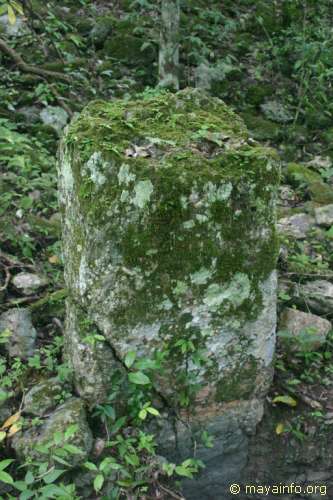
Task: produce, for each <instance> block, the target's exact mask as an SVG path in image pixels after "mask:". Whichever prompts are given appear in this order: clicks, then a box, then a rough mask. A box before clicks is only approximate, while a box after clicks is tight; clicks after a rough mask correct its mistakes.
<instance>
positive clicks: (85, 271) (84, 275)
mask: <svg viewBox="0 0 333 500" xmlns="http://www.w3.org/2000/svg"><path fill="white" fill-rule="evenodd" d="M88 275H89V267H88V264H87V261H86V257H85V255H82V257H81V260H80V267H79V276H78V282H77V286H78V289H79V292H80V295H81V296H82V295H84V293H85V292H86V290H87V287H88V283H87V281H88Z"/></svg>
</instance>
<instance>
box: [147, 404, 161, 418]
mask: <svg viewBox="0 0 333 500" xmlns="http://www.w3.org/2000/svg"><path fill="white" fill-rule="evenodd" d="M147 411H148V413H150V414H151V415H154V416H155V417H159V416H160V412H159V411H158V410H156V408H153V407H152V406H149V408H147Z"/></svg>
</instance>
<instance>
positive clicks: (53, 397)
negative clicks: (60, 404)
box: [24, 378, 63, 417]
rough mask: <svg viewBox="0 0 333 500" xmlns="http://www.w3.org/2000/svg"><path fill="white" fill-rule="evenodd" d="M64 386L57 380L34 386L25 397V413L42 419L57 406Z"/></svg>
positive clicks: (48, 380) (53, 379)
mask: <svg viewBox="0 0 333 500" xmlns="http://www.w3.org/2000/svg"><path fill="white" fill-rule="evenodd" d="M62 389H63V386H62V384H61V383H60V382H59V380H58V379H57V378H51V379H47V380H43V381H42V382H40V383H39V384H36V385H34V386H33V387H32V388H31V389H30V390H29V391H28V392H27V393H26V395H25V398H24V412H25V413H29V414H31V415H36V416H38V417H42V416H43V415H44V414H45V413H47V412H49V411H50V410H52V409H53V408H54V407H55V406H56V404H57V396H58V395H60V394H61V391H62Z"/></svg>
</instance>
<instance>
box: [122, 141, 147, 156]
mask: <svg viewBox="0 0 333 500" xmlns="http://www.w3.org/2000/svg"><path fill="white" fill-rule="evenodd" d="M125 156H126V157H127V158H137V157H139V158H140V157H141V158H147V157H148V156H151V153H150V151H149V146H136V145H135V144H134V145H133V146H131V147H130V148H127V149H125Z"/></svg>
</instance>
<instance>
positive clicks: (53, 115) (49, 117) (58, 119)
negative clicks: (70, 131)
mask: <svg viewBox="0 0 333 500" xmlns="http://www.w3.org/2000/svg"><path fill="white" fill-rule="evenodd" d="M40 117H41V120H42V122H43V123H44V125H49V126H50V127H52V128H53V129H54V130H56V132H57V133H58V135H61V132H62V129H63V128H64V127H65V125H66V123H67V121H68V118H69V117H68V113H67V112H66V111H65V110H64V109H62V108H60V107H59V106H47V107H46V108H44V109H43V110H42V111H41V112H40Z"/></svg>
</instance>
